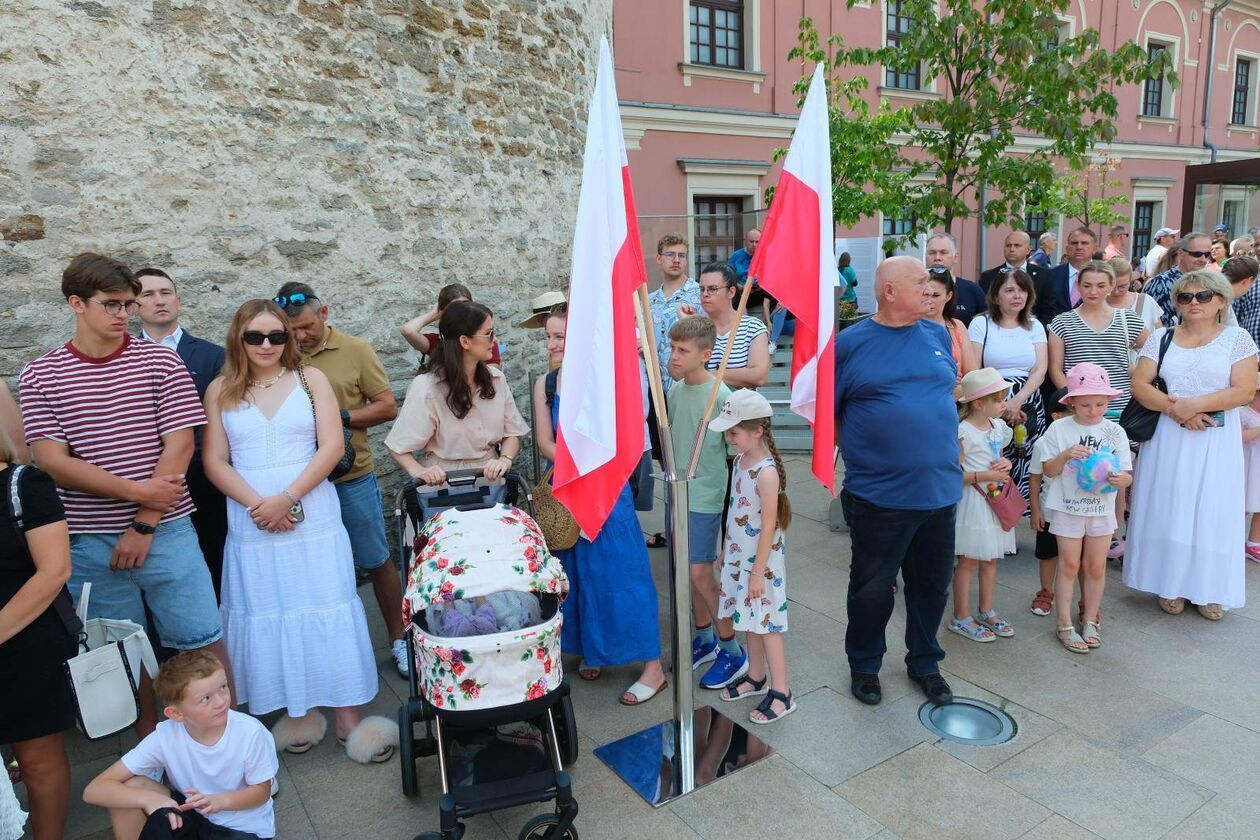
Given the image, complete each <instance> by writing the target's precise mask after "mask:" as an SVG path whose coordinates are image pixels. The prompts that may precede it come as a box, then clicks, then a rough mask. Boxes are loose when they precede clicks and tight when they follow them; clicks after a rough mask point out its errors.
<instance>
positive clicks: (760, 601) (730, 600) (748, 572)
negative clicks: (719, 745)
mask: <svg viewBox="0 0 1260 840" xmlns="http://www.w3.org/2000/svg"><path fill="white" fill-rule="evenodd" d="M771 414H772V411H771V409H770V403H769V402H767V401H766V398H765V397H763V396H762V395H761V394H758V393H757V392H756V391H750V390H748V389H747V388H741V389H740V390H738V391H736V392H735V393H733V394H731V396H730V398H729V399H728V400H727V401H726V404H725V405H723V406H722V413H721V414H719V415H718V416H717V418H715V419H714V420H713V421H711V422H710V423H709V428H710V429H712V430H713V431H715V432H723V433H725V435H726V440H727V443H729V444H730V445H731V449H733V450H734V451H735V452H736V453H737V456H736V458H735V464H734V467H733V469H732V473H731V501H730V512H729V513H728V514H727V521H726V547H725V549H726V550H725V551H724V552H723V553H722V573H721V576H720V577H721V580H720V587H721V595H720V600H719V602H718V615H719V618H730V619H731V620H732V621H733V622H734V625H735V629H736V630H744V631H746V632H747V634H748V673H746V674H744V675H743V676H742V677H738V678H736V679H734V680H732V681H731V682H730V683H728V684H727V686H726V687H725V688H724V689H723V690H722V694H721V697H722V699H723V700H728V701H729V700H739V699H741V698H744V697H754V696H759V695H764V696H765V699H764V700H762V701H761V705H759V706H758V707H757V708H755V709H753V710H752V712H750V713H749V715H748V719H749V720H750V721H752V722H753V723H758V724H766V723H773V722H774V721H776V720H779V719H780V718H783V717H786V716H787V715H790V714H792V712H794V711H796V701H795V700H793V699H792V692H791V691H790V690H789V689H788V674H787V649H786V647H785V645H784V642H783V634H784V633H786V632H787V603H788V602H787V586H786V580H785V578H786V567H787V563H786V561H785V558H784V552H783V532H784V531H786V530H787V527H788V525H789V524H791V521H792V507H791V505H790V504H789V503H788V497H787V471H786V470H785V469H784V468H783V459H782V458H781V457H780V456H779V450H778V447H776V446H775V444H774V434H773V433H772V432H771V431H770V416H771ZM767 682H768V683H769V685H767Z"/></svg>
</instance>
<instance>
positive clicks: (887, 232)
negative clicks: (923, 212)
mask: <svg viewBox="0 0 1260 840" xmlns="http://www.w3.org/2000/svg"><path fill="white" fill-rule="evenodd" d="M902 214H903V215H900V216H885V217H884V227H883V234H884V243H883V249H884V256H886V257H891V256H893V255H894V254H899V253H902V249H903V248H905V247H906V244H907V243H906V242H905V239H906V237H908V236H909V235H910V232H911V231H912V230H914V228H915V218H914V216H911V215H909V210H903V211H902ZM910 244H913V243H910Z"/></svg>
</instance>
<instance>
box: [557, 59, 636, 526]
mask: <svg viewBox="0 0 1260 840" xmlns="http://www.w3.org/2000/svg"><path fill="white" fill-rule="evenodd" d="M646 282H647V272H646V270H645V268H644V264H643V250H642V248H641V247H640V245H639V226H638V222H637V221H636V219H635V213H634V194H633V192H632V190H631V187H630V166H629V163H628V162H627V160H626V144H625V139H624V135H623V134H622V132H621V114H620V113H619V112H618V110H617V89H616V86H615V84H614V81H613V66H612V58H611V56H610V54H609V50H608V41H607V39H605V38H600V42H599V71H598V74H597V76H596V78H595V94H594V96H593V97H592V99H591V107H590V111H589V112H588V116H587V123H586V153H585V155H584V157H583V160H582V190H581V193H580V194H579V197H578V209H577V225H576V228H575V230H574V232H573V266H572V273H571V275H570V278H569V317H568V326H567V328H566V332H565V354H564V361H563V362H562V363H561V365H560V387H561V394H560V397H559V398H560V414H559V416H560V423H559V429H558V431H557V434H556V467H555V473H554V476H553V479H554V482H553V486H554V492H555V495H556V498H557V499H559V500H560V502H561V503H562V504H564V506H565V507H566V508H568V509H569V510H570V511H571V512H572V513H573V517H574V519H576V520H577V523H578V525H579V526H580V527H581V529H582V532H583V534H585V535H586V536H587V537H588V538H589V539H594V538H595V536H596V535H597V534H599V530H600V528H602V527H603V525H604V521H605V520H606V519H607V518H608V514H609V513H611V512H612V509H613V505H615V504H616V502H617V497H618V496H619V495H620V494H621V491H622V488H624V487H625V486H626V482H627V481H629V479H630V473H631V472H633V471H634V469H635V468H636V467H637V466H638V463H639V459H640V458H641V457H642V455H643V417H644V413H645V412H644V407H643V392H642V390H641V385H640V378H639V351H638V344H637V340H636V328H635V316H634V308H635V294H636V293H637V292H638V289H639V287H640V286H641V285H643V284H644V283H646Z"/></svg>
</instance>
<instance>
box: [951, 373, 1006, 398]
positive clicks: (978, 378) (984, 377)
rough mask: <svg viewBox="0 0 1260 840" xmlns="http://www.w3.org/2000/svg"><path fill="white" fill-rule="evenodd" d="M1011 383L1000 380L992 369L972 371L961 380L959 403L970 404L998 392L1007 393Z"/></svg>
mask: <svg viewBox="0 0 1260 840" xmlns="http://www.w3.org/2000/svg"><path fill="white" fill-rule="evenodd" d="M1010 389H1011V383H1009V382H1007V381H1006V380H1005V379H1003V378H1002V374H1000V373H998V372H997V370H996V369H994V368H990V367H987V368H980V369H979V370H973V371H972V372H971V373H969V374H967V375H966V376H964V377H963V378H962V397H961V398H960V399H959V400H958V401H959V402H971V401H972V400H978V399H980V398H981V397H987V396H989V394H996V393H998V392H999V391H1009V390H1010Z"/></svg>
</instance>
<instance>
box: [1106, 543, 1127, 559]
mask: <svg viewBox="0 0 1260 840" xmlns="http://www.w3.org/2000/svg"><path fill="white" fill-rule="evenodd" d="M1122 557H1124V540H1112V541H1111V547H1110V548H1108V549H1107V559H1108V560H1119V559H1120V558H1122Z"/></svg>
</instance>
